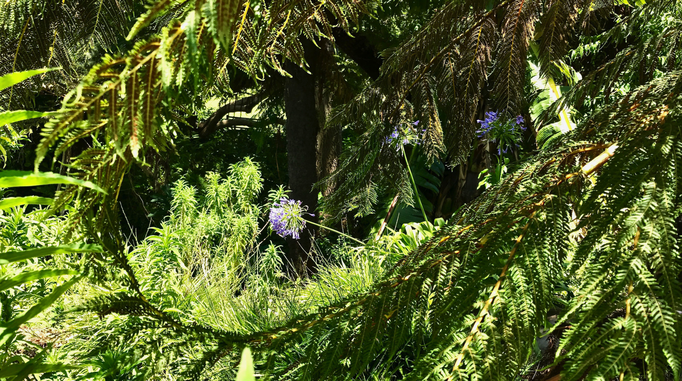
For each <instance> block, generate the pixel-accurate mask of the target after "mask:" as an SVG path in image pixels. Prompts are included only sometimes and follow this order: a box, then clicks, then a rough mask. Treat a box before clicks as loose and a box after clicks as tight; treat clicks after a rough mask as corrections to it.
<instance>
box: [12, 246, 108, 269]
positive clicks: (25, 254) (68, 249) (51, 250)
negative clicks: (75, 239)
mask: <svg viewBox="0 0 682 381" xmlns="http://www.w3.org/2000/svg"><path fill="white" fill-rule="evenodd" d="M93 252H95V253H101V252H102V248H101V247H99V246H98V245H84V244H74V245H64V246H52V247H41V248H40V249H31V250H24V251H10V252H7V253H0V265H6V264H8V263H12V262H18V261H24V260H27V259H30V258H39V257H44V256H47V255H55V254H64V253H93Z"/></svg>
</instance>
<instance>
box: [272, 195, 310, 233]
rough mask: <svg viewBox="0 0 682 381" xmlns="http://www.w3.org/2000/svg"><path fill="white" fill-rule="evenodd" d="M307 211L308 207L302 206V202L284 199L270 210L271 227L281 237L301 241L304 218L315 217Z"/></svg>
mask: <svg viewBox="0 0 682 381" xmlns="http://www.w3.org/2000/svg"><path fill="white" fill-rule="evenodd" d="M307 211H308V207H307V206H305V205H301V201H297V200H290V199H288V198H286V197H282V198H281V199H279V202H276V203H274V204H273V205H272V208H271V209H270V226H271V227H272V230H274V231H275V233H277V234H278V235H279V236H280V237H283V238H286V237H288V236H291V237H292V238H294V239H299V238H300V235H299V232H300V231H301V230H303V229H304V228H305V219H303V216H304V215H309V216H312V217H314V216H315V215H314V214H312V213H308V212H307Z"/></svg>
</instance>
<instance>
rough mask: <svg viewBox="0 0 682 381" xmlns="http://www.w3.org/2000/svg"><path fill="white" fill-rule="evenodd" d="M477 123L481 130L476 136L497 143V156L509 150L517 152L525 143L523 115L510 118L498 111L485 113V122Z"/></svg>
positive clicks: (479, 121)
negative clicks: (522, 142)
mask: <svg viewBox="0 0 682 381" xmlns="http://www.w3.org/2000/svg"><path fill="white" fill-rule="evenodd" d="M477 122H478V123H479V124H480V125H481V128H480V129H478V130H477V131H476V135H477V136H478V137H479V138H480V139H482V140H483V141H488V142H490V143H495V144H496V145H497V154H498V155H500V156H501V155H502V154H505V153H507V152H508V151H509V150H512V151H513V150H515V149H516V148H517V147H519V143H520V142H521V141H523V133H522V131H525V130H526V127H525V126H524V125H523V123H524V122H525V121H524V119H523V116H522V115H517V116H516V117H514V118H508V117H507V116H502V115H501V114H500V113H499V112H497V111H489V112H486V113H485V119H484V120H478V121H477Z"/></svg>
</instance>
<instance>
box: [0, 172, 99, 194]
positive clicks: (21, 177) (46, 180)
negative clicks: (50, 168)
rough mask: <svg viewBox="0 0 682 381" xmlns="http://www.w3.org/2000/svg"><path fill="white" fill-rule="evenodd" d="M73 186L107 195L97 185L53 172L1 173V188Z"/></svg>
mask: <svg viewBox="0 0 682 381" xmlns="http://www.w3.org/2000/svg"><path fill="white" fill-rule="evenodd" d="M53 184H73V185H80V186H82V187H86V188H90V189H94V190H96V191H98V192H102V193H106V192H105V191H104V189H102V188H100V187H99V186H98V185H97V184H95V183H93V182H90V181H84V180H79V179H75V178H73V177H69V176H63V175H60V174H57V173H52V172H29V171H2V172H0V188H9V187H35V186H39V185H53Z"/></svg>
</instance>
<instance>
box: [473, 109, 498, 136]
mask: <svg viewBox="0 0 682 381" xmlns="http://www.w3.org/2000/svg"><path fill="white" fill-rule="evenodd" d="M498 118H499V115H498V113H497V112H496V111H488V112H486V113H485V119H484V120H480V119H479V120H477V121H476V122H478V123H480V124H481V129H480V130H478V131H476V134H477V135H478V137H479V138H482V137H483V136H485V134H487V133H488V132H490V130H492V128H493V123H495V122H497V119H498Z"/></svg>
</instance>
